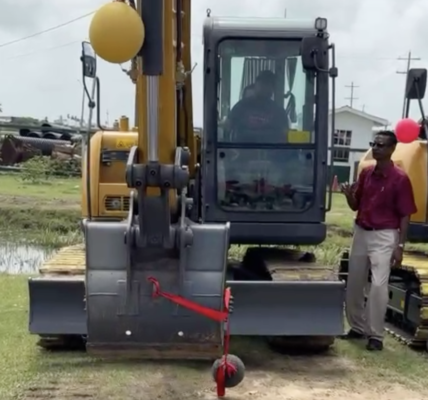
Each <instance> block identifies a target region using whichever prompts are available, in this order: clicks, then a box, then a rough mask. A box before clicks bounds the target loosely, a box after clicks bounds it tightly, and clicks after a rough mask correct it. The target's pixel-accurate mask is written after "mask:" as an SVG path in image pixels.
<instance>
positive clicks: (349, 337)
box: [342, 329, 365, 340]
mask: <svg viewBox="0 0 428 400" xmlns="http://www.w3.org/2000/svg"><path fill="white" fill-rule="evenodd" d="M364 337H365V335H364V334H363V333H360V332H357V331H355V330H353V329H351V330H350V331H349V332H348V333H347V334H346V335H344V336H342V338H343V339H345V340H356V339H364Z"/></svg>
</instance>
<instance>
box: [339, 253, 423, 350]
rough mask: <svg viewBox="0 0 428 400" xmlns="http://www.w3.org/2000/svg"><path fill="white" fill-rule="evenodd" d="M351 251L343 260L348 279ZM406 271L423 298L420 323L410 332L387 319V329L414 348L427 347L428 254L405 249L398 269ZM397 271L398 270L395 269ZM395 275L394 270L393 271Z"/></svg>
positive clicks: (397, 338)
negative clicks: (415, 282) (415, 283)
mask: <svg viewBox="0 0 428 400" xmlns="http://www.w3.org/2000/svg"><path fill="white" fill-rule="evenodd" d="M348 257H349V253H348V252H345V253H344V254H343V257H342V260H341V270H342V268H343V269H346V272H341V273H340V274H339V275H342V279H346V275H347V268H348V262H349V259H348ZM400 270H401V271H406V272H407V273H408V274H409V275H410V276H411V277H412V278H413V279H414V280H415V281H417V282H418V285H419V295H420V296H421V298H422V307H421V308H420V325H419V326H418V328H417V329H416V331H415V333H414V334H413V333H410V332H408V331H406V330H404V329H402V328H401V327H399V326H396V325H394V322H393V321H389V320H387V321H386V323H385V331H386V332H387V333H388V334H389V335H390V336H391V337H393V338H394V339H396V340H398V341H399V342H401V343H402V344H404V345H406V346H409V347H411V348H413V349H422V348H423V349H427V350H428V345H427V340H428V254H425V253H422V252H418V251H405V253H404V259H403V263H402V266H401V267H400V268H398V271H400ZM395 271H397V270H395ZM391 276H394V270H392V271H391Z"/></svg>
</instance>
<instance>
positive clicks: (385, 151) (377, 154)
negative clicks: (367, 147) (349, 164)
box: [371, 135, 395, 161]
mask: <svg viewBox="0 0 428 400" xmlns="http://www.w3.org/2000/svg"><path fill="white" fill-rule="evenodd" d="M371 147H372V151H373V158H374V159H375V160H376V161H380V160H387V159H389V158H391V155H392V153H393V152H394V150H395V145H394V144H392V143H391V139H390V138H389V137H388V136H383V135H376V136H375V138H374V140H373V142H372V143H371Z"/></svg>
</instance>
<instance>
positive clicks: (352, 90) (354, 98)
mask: <svg viewBox="0 0 428 400" xmlns="http://www.w3.org/2000/svg"><path fill="white" fill-rule="evenodd" d="M345 87H346V88H349V89H351V96H350V97H345V100H349V105H350V107H351V108H352V107H353V105H354V100H358V97H354V89H356V88H359V86H355V85H354V82H351V84H350V85H346V86H345Z"/></svg>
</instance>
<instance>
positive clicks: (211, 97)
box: [201, 17, 337, 245]
mask: <svg viewBox="0 0 428 400" xmlns="http://www.w3.org/2000/svg"><path fill="white" fill-rule="evenodd" d="M318 20H321V21H325V20H324V19H322V18H319V19H318ZM204 46H205V88H206V89H205V93H204V97H205V128H204V129H205V136H204V146H205V148H206V151H205V152H204V153H203V160H202V174H201V175H202V176H203V179H204V181H205V182H212V184H210V185H207V184H205V186H204V189H205V190H204V193H203V198H204V200H205V202H207V203H208V205H207V206H206V207H205V208H203V209H202V210H201V211H202V214H203V215H202V216H201V217H202V219H204V220H205V221H207V222H227V221H230V222H231V233H230V235H231V242H232V243H239V244H292V245H302V244H305V245H307V244H318V243H321V242H322V241H323V240H324V239H325V237H326V226H325V224H324V220H325V213H326V209H327V208H328V207H327V205H326V200H325V199H326V188H327V185H328V184H327V175H328V171H327V168H328V167H327V143H328V99H329V73H331V72H333V75H334V73H335V72H337V71H335V68H333V69H330V70H329V69H328V61H329V51H328V49H329V44H328V35H327V33H326V31H325V30H324V29H317V28H316V27H315V26H314V24H313V22H312V23H308V24H307V25H306V26H304V24H302V23H301V24H300V25H296V22H295V21H292V22H290V21H288V20H287V19H272V20H264V22H260V20H251V19H248V20H247V19H246V20H245V21H242V20H239V21H237V20H236V19H225V18H222V19H221V21H220V20H217V19H216V18H212V17H210V18H208V20H207V22H206V24H205V29H204ZM314 46H315V47H314ZM305 52H306V53H305ZM311 52H313V54H315V53H316V52H317V54H318V58H319V60H318V62H319V64H317V62H315V64H314V63H313V62H312V61H311ZM315 61H317V60H315ZM333 66H334V65H333ZM333 77H334V76H333ZM250 89H251V90H250ZM246 94H249V96H250V98H248V97H245V95H246ZM251 98H252V99H251Z"/></svg>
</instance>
